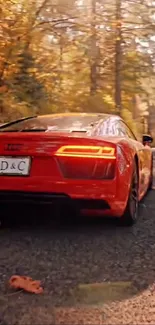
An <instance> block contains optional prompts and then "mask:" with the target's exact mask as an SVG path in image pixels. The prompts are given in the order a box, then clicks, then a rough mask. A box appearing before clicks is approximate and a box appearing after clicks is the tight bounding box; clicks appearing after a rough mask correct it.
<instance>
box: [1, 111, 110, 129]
mask: <svg viewBox="0 0 155 325" xmlns="http://www.w3.org/2000/svg"><path fill="white" fill-rule="evenodd" d="M102 119H103V117H102ZM105 119H106V117H105ZM99 120H100V118H99V117H98V116H97V115H96V116H78V115H74V116H63V115H62V116H59V117H58V116H57V117H54V116H51V115H50V116H38V117H33V118H31V119H28V120H23V121H20V122H19V121H18V122H16V123H13V124H12V125H8V126H7V125H6V126H5V127H2V128H0V132H3V131H5V132H9V131H10V132H11V131H15V132H16V131H26V130H27V131H31V130H35V129H36V130H43V131H61V130H62V131H71V130H73V131H74V130H75V131H76V130H79V131H80V130H81V131H82V130H86V131H87V130H88V129H89V128H92V127H93V126H94V125H95V123H97V122H98V121H99Z"/></svg>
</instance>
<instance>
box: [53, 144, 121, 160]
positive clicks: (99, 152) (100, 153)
mask: <svg viewBox="0 0 155 325" xmlns="http://www.w3.org/2000/svg"><path fill="white" fill-rule="evenodd" d="M55 155H56V156H65V157H87V158H100V159H106V158H110V159H116V156H115V148H113V147H100V146H62V147H60V148H59V149H58V150H57V152H56V153H55Z"/></svg>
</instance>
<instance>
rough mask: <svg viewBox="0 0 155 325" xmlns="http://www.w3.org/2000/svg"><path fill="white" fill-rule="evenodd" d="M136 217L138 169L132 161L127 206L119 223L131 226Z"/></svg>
mask: <svg viewBox="0 0 155 325" xmlns="http://www.w3.org/2000/svg"><path fill="white" fill-rule="evenodd" d="M137 219H138V171H137V165H136V163H134V168H133V173H132V179H131V186H130V192H129V197H128V202H127V206H126V209H125V212H124V214H123V216H122V217H121V218H120V223H121V225H123V226H132V225H134V224H135V223H136V222H137Z"/></svg>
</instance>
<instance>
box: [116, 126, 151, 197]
mask: <svg viewBox="0 0 155 325" xmlns="http://www.w3.org/2000/svg"><path fill="white" fill-rule="evenodd" d="M117 129H118V132H119V134H120V136H124V137H126V138H128V139H130V141H131V143H133V145H134V147H135V148H136V151H137V154H138V158H139V178H140V192H141V193H140V194H141V195H142V193H143V192H145V191H146V189H147V187H148V184H149V181H150V171H151V161H152V154H151V150H150V148H148V147H147V146H144V145H143V143H142V142H140V141H137V139H136V137H135V135H134V134H133V132H132V131H131V130H130V128H129V127H128V126H127V125H126V123H125V122H124V121H121V120H120V121H118V127H117Z"/></svg>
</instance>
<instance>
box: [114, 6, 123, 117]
mask: <svg viewBox="0 0 155 325" xmlns="http://www.w3.org/2000/svg"><path fill="white" fill-rule="evenodd" d="M121 19H122V15H121V0H116V43H115V108H116V111H117V114H119V115H120V114H121V109H122V98H121V81H122V80H121V68H122V29H121Z"/></svg>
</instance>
